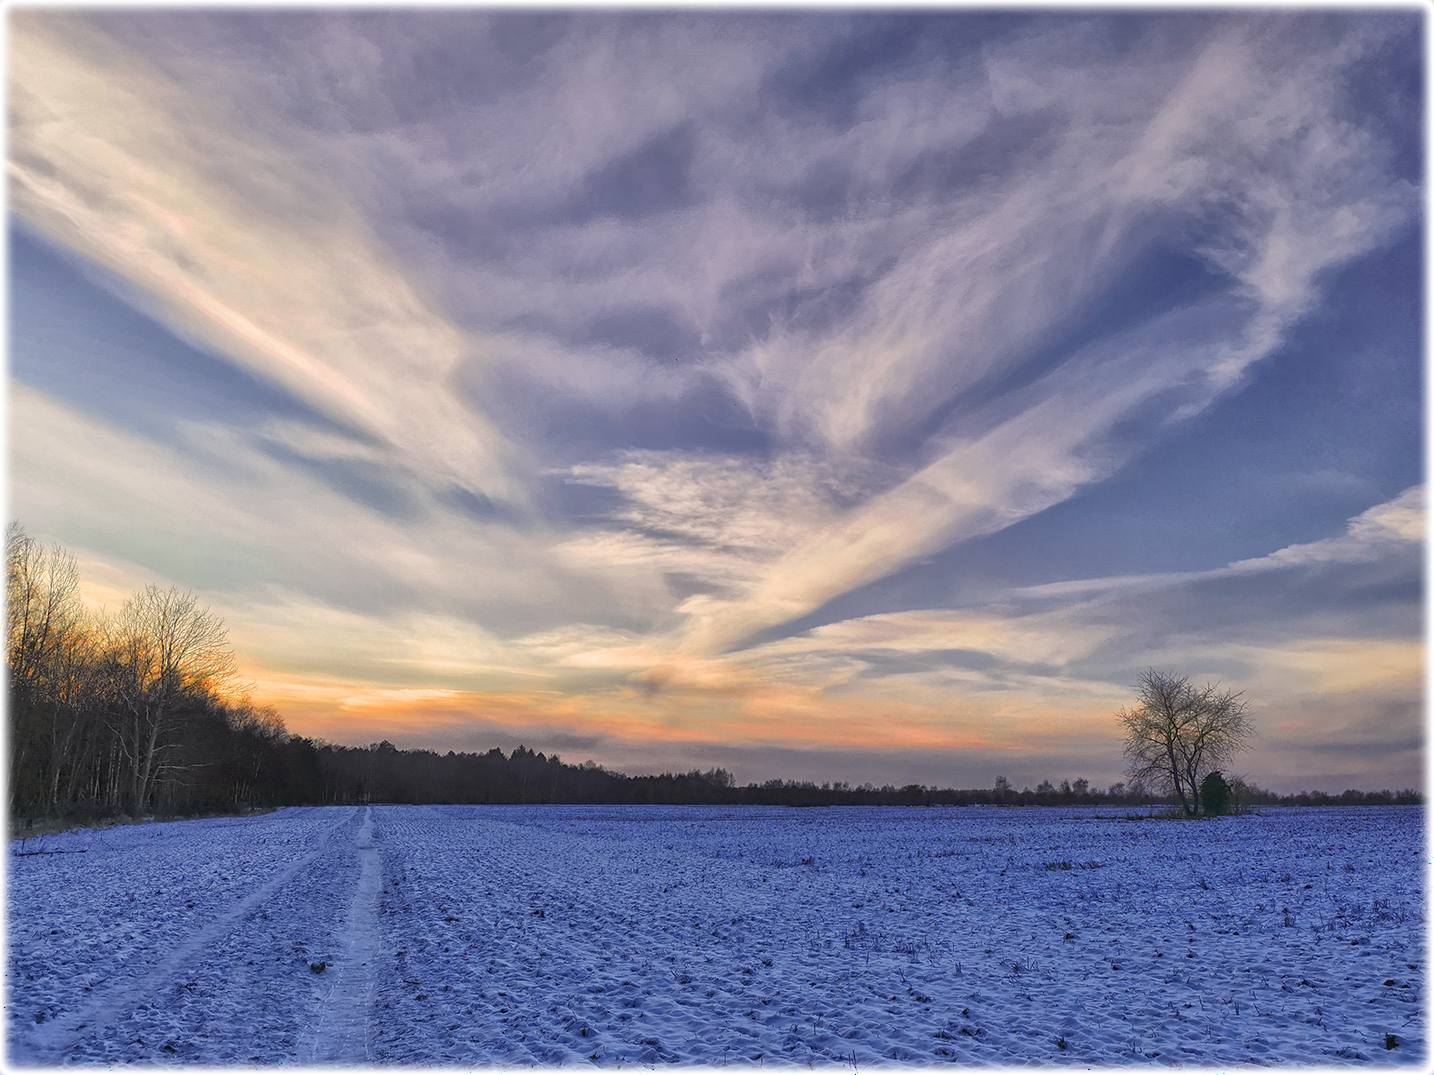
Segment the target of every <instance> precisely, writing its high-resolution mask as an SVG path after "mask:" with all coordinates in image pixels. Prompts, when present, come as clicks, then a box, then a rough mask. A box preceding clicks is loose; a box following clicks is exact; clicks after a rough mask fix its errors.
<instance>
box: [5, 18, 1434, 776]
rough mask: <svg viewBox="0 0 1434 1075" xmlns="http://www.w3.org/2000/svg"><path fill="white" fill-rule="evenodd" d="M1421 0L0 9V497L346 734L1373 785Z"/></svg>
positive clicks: (1419, 259) (1419, 676) (1401, 569)
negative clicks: (770, 7)
mask: <svg viewBox="0 0 1434 1075" xmlns="http://www.w3.org/2000/svg"><path fill="white" fill-rule="evenodd" d="M1422 17H1423V16H1422V14H1420V13H1419V12H1418V11H1416V10H1415V9H1409V10H1407V11H1398V10H1391V11H1385V12H1336V11H1298V10H1283V11H1274V12H1266V13H1258V12H1227V13H1194V12H1181V13H1167V14H1160V15H1149V14H1136V13H1114V14H1108V15H1098V14H1094V13H1085V12H1080V11H1076V10H1072V11H1070V12H1065V13H1058V14H1027V13H1024V12H1019V11H1006V12H995V13H992V14H980V15H978V14H976V13H972V12H963V11H949V12H929V13H916V14H896V13H876V12H869V13H861V12H853V13H823V14H817V13H800V12H776V11H769V12H750V13H736V12H731V13H729V12H715V13H710V12H709V13H704V12H637V13H630V14H623V15H619V14H615V13H610V12H587V13H579V14H572V13H560V12H551V13H541V12H517V11H492V12H484V11H478V10H465V9H442V10H432V11H427V12H419V11H395V12H377V11H359V12H346V11H342V10H338V9H332V10H324V11H320V12H309V13H304V12H295V11H284V10H278V9H276V10H268V11H242V10H224V9H212V10H208V11H176V10H171V11H165V10H156V11H150V12H143V11H135V10H107V11H106V10H98V11H92V12H89V13H87V14H85V15H80V14H78V13H72V12H67V11H64V10H59V9H40V10H32V11H23V12H16V11H11V12H10V14H9V45H8V47H9V71H10V80H11V81H10V97H11V107H12V112H13V118H12V128H11V136H10V167H11V185H10V199H11V200H10V213H11V216H10V230H9V254H10V276H9V280H10V293H9V303H10V333H11V337H10V348H9V353H10V376H11V381H10V424H9V432H10V475H9V476H10V484H9V489H10V513H11V516H12V517H14V518H18V519H19V520H20V521H21V522H22V523H23V524H24V525H25V526H26V528H27V529H28V530H29V531H30V532H31V533H32V534H34V535H35V536H37V537H40V538H42V539H44V540H47V541H58V542H60V543H62V544H64V545H65V546H66V547H67V548H69V549H70V550H71V551H73V552H74V553H75V554H76V556H77V557H78V558H79V559H80V563H81V570H82V575H83V578H84V583H85V592H86V596H87V599H88V600H90V601H91V603H93V604H96V605H104V606H106V607H110V608H114V607H117V606H118V604H119V603H121V602H122V601H123V598H124V595H125V594H126V593H127V592H129V591H130V590H132V589H133V588H135V587H136V586H138V585H142V584H144V583H147V582H151V581H155V582H161V583H164V584H174V585H178V586H181V587H183V588H186V589H192V590H194V591H195V592H196V593H198V594H199V595H200V597H201V598H202V599H203V600H204V601H205V602H206V603H208V604H210V605H211V606H212V607H213V608H214V609H215V610H216V611H217V612H219V613H220V614H221V615H222V616H223V617H224V618H225V620H226V622H227V623H228V625H229V629H230V637H231V640H232V641H233V643H234V645H235V648H236V651H237V653H238V656H239V660H240V663H241V666H242V667H243V668H244V670H245V672H246V674H247V675H248V677H249V678H250V679H251V680H252V681H253V683H254V692H255V694H256V696H257V697H258V698H259V699H260V700H261V701H266V702H271V703H273V704H275V705H276V706H278V708H279V709H280V710H281V711H282V712H283V713H284V714H285V716H286V718H287V720H288V723H289V725H290V727H291V729H293V730H295V731H297V732H301V733H303V734H311V735H320V736H323V737H324V738H327V739H330V740H333V741H338V742H356V743H362V742H370V741H373V740H376V739H379V738H385V737H386V738H389V739H391V740H393V741H394V742H396V743H398V744H399V745H402V746H431V747H435V748H439V749H450V748H453V749H487V748H488V747H489V746H493V745H500V746H504V747H505V748H511V747H512V746H514V745H516V744H517V743H519V742H523V743H526V744H527V745H528V746H530V747H533V748H534V749H542V750H547V751H558V752H560V753H561V754H562V755H563V756H564V757H565V758H567V759H569V760H581V759H582V758H587V757H591V758H594V759H596V760H598V761H600V762H603V763H605V764H609V765H612V766H615V767H619V768H623V769H626V770H628V771H634V772H636V771H652V770H660V769H664V768H677V767H681V768H688V767H691V766H697V765H700V766H702V767H704V768H705V767H707V766H710V765H713V764H721V765H726V766H728V767H729V768H731V769H733V770H734V771H735V772H736V774H737V776H738V778H739V779H740V780H743V781H746V780H763V779H768V778H770V777H773V776H791V777H802V778H812V779H817V780H822V779H839V780H848V781H851V782H853V783H858V782H862V781H866V780H871V781H873V782H876V783H883V782H892V783H898V784H904V783H908V782H912V781H918V782H923V783H929V784H943V785H956V786H986V785H988V784H989V783H990V782H991V781H992V780H994V777H995V775H996V774H997V773H1001V774H1004V775H1006V776H1008V777H1009V778H1010V779H1011V780H1012V782H1013V783H1015V784H1016V785H1017V786H1021V785H1023V784H1034V783H1036V782H1037V781H1039V780H1041V779H1043V778H1047V777H1049V778H1051V779H1060V778H1062V777H1070V778H1075V777H1077V776H1085V777H1087V778H1089V779H1091V780H1092V781H1094V782H1096V783H1100V784H1104V783H1108V782H1110V781H1113V780H1115V779H1118V778H1119V777H1120V768H1121V762H1120V744H1119V738H1118V728H1117V726H1116V724H1115V722H1114V719H1113V717H1112V714H1113V712H1114V710H1115V709H1116V708H1118V707H1119V706H1121V705H1123V704H1126V703H1127V702H1128V701H1129V700H1130V697H1131V684H1132V683H1133V682H1134V680H1135V678H1136V677H1137V676H1138V675H1139V674H1140V672H1141V671H1142V670H1144V669H1145V668H1147V667H1159V668H1167V669H1171V670H1176V671H1179V672H1182V673H1185V674H1189V675H1191V676H1192V677H1194V678H1196V679H1200V680H1206V679H1210V680H1215V679H1218V680H1220V681H1221V682H1223V683H1225V684H1227V685H1229V686H1233V687H1236V688H1240V689H1244V690H1246V691H1247V692H1248V694H1249V697H1250V699H1251V701H1252V713H1253V714H1254V716H1255V718H1256V721H1257V726H1258V728H1259V730H1260V739H1259V741H1258V744H1257V746H1256V747H1255V748H1254V749H1253V750H1252V751H1251V752H1250V754H1248V755H1247V756H1246V757H1245V758H1244V759H1243V760H1242V762H1241V763H1240V766H1241V768H1242V771H1245V772H1248V774H1249V776H1250V777H1251V778H1252V779H1254V780H1255V781H1257V782H1258V783H1260V784H1262V785H1264V786H1269V787H1274V788H1277V789H1280V790H1295V789H1297V788H1301V787H1323V788H1326V789H1329V790H1342V789H1343V788H1345V787H1351V786H1354V787H1367V788H1377V787H1385V786H1389V787H1403V786H1415V785H1419V784H1421V783H1422V768H1423V762H1422V756H1423V755H1422V745H1423V717H1422V684H1423V646H1422V637H1421V631H1422V620H1423V612H1422V555H1423V485H1422V482H1423V473H1422V466H1423V426H1422V423H1423V407H1422V403H1423V398H1424V388H1423V372H1422V328H1423V326H1422V305H1421V300H1422V295H1423V285H1422V275H1423V244H1422V219H1421V212H1422V205H1423V200H1422V183H1423V175H1422V164H1421V162H1422V152H1423V144H1422V131H1423V116H1422V103H1421V86H1422V78H1423V53H1422V34H1423V27H1422Z"/></svg>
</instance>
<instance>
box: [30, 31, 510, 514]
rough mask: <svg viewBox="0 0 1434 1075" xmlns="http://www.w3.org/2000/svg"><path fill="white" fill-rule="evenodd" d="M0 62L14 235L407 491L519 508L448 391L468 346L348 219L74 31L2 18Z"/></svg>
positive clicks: (499, 447)
mask: <svg viewBox="0 0 1434 1075" xmlns="http://www.w3.org/2000/svg"><path fill="white" fill-rule="evenodd" d="M10 60H11V69H10V85H11V94H10V107H11V111H12V120H11V128H10V131H11V133H10V180H11V182H10V190H11V199H12V205H13V207H14V209H15V211H16V212H17V213H19V215H20V216H21V217H22V218H23V219H25V220H26V221H27V222H28V223H29V224H30V225H31V226H32V227H34V228H36V229H38V230H39V231H41V232H43V233H44V234H46V235H47V236H49V237H50V238H51V239H53V240H55V241H57V242H60V243H62V244H64V245H66V246H68V247H70V248H72V249H74V250H75V251H77V252H78V253H80V254H82V255H83V256H85V257H86V258H89V259H92V260H93V261H94V262H95V263H96V264H98V265H100V266H103V267H104V268H105V269H107V270H109V271H110V272H112V273H113V274H115V276H117V277H118V278H120V279H121V280H124V281H125V282H126V283H128V284H129V285H132V286H133V287H134V288H135V289H136V290H137V292H139V293H140V294H142V295H143V296H144V298H143V299H142V300H141V301H142V302H145V303H147V304H153V306H154V307H155V308H157V309H158V310H160V311H162V316H164V317H165V318H166V320H168V321H169V322H170V324H171V325H173V326H174V327H175V328H176V329H177V330H179V331H180V332H183V333H185V334H186V335H190V336H192V337H193V338H195V339H197V340H199V341H202V342H203V343H204V344H205V345H206V346H208V347H211V348H214V349H216V350H218V351H219V352H220V353H222V354H224V355H226V356H227V357H229V358H230V360H232V361H235V362H238V363H240V364H242V365H244V366H246V367H248V368H249V369H251V370H253V371H254V372H256V373H258V374H260V375H261V376H263V377H267V378H270V379H272V380H273V381H276V382H278V383H279V384H281V385H283V386H284V387H285V388H286V389H288V390H289V391H291V392H293V393H294V394H295V395H297V396H298V397H300V398H301V399H303V400H305V401H306V402H308V403H310V404H312V405H313V406H314V407H316V408H317V409H318V410H319V411H321V412H322V413H324V414H326V415H328V416H329V417H331V418H333V419H334V420H335V421H336V422H338V423H339V424H340V425H341V426H343V427H345V428H346V429H348V430H349V431H350V432H351V433H352V434H355V435H357V436H359V437H360V438H371V439H373V440H375V441H377V442H378V443H379V444H381V445H383V446H384V447H385V448H386V449H387V450H389V451H391V452H394V453H396V454H397V455H398V457H399V458H400V459H401V461H402V462H403V464H404V465H407V466H409V467H411V468H412V469H413V470H415V471H416V472H418V473H420V474H422V475H423V476H424V477H425V478H426V479H427V480H430V481H438V482H442V481H448V482H457V483H460V484H462V485H464V486H466V487H469V488H471V489H472V490H474V491H475V492H479V493H483V494H485V495H492V496H493V497H494V498H498V499H507V500H515V501H520V502H521V501H522V500H523V499H525V497H524V493H523V491H522V489H521V487H520V486H519V485H518V484H516V483H515V482H514V481H513V480H512V478H511V476H510V475H509V474H508V472H507V463H508V462H509V460H508V458H507V457H508V456H509V455H510V451H509V449H508V448H507V446H506V445H505V443H504V441H503V439H502V438H501V437H500V436H499V435H498V434H497V433H496V432H495V431H494V430H493V429H492V427H491V425H490V424H489V423H488V422H486V421H485V420H484V419H483V417H482V416H481V415H479V414H477V413H475V412H473V411H472V410H471V409H470V408H468V407H466V406H465V405H464V404H463V403H462V402H461V400H460V399H459V397H458V396H457V395H456V394H455V393H454V391H453V390H452V388H451V386H450V384H449V377H450V376H451V374H452V373H453V372H454V370H455V368H456V367H457V366H458V365H459V364H460V363H461V362H464V361H468V360H471V358H472V357H473V353H474V351H475V350H477V349H478V348H477V345H476V344H475V343H474V341H472V340H470V339H468V338H467V337H465V335H464V334H463V333H462V332H461V331H460V330H459V329H457V328H456V327H455V326H454V325H453V324H452V323H451V322H449V321H447V320H445V319H444V318H443V317H442V316H440V315H439V314H437V313H436V312H435V311H434V310H433V308H432V307H431V306H430V305H429V304H428V303H427V302H426V301H425V300H424V298H423V297H422V295H421V294H420V292H419V291H417V290H416V289H415V288H414V286H413V282H412V280H411V279H409V278H408V277H406V276H405V275H404V274H403V273H402V272H401V271H398V270H396V269H395V268H394V267H393V265H392V263H391V260H390V258H389V257H388V256H387V255H386V254H385V252H384V251H383V250H382V248H381V247H380V246H379V245H378V244H377V243H376V242H375V241H374V239H373V237H372V235H371V231H370V229H369V228H368V226H367V225H366V224H365V223H364V222H363V221H362V219H361V218H360V217H359V216H358V215H357V213H356V212H355V211H354V209H353V208H352V207H350V206H347V205H345V204H344V201H343V200H342V199H336V198H334V197H333V196H332V194H331V193H328V192H324V191H322V190H321V187H320V184H318V183H317V182H316V181H315V179H314V178H313V177H311V176H308V175H305V174H304V173H303V172H302V170H300V169H298V168H296V167H295V166H294V164H293V163H292V162H291V161H289V160H287V159H286V158H285V157H284V155H283V154H282V153H279V152H276V151H273V150H270V149H268V148H267V147H265V146H264V145H262V143H261V142H259V141H256V140H255V139H253V138H252V137H247V138H246V137H243V136H236V135H234V134H233V133H231V132H229V131H226V130H225V129H224V128H223V126H222V124H220V123H219V122H218V117H215V116H212V115H211V116H205V115H204V109H203V107H202V106H199V105H197V104H196V102H194V101H193V100H192V99H187V98H186V97H185V96H183V95H182V94H181V93H180V92H179V90H178V89H177V87H175V86H174V85H173V84H172V83H169V82H168V81H167V80H165V79H163V78H161V77H157V76H156V75H154V74H153V73H152V72H150V71H149V70H147V69H146V68H145V66H144V65H143V64H142V63H141V62H140V61H139V60H138V59H137V58H135V57H133V56H130V55H127V54H126V53H125V52H124V50H122V49H120V48H118V47H117V46H116V45H115V44H114V43H113V42H112V41H109V40H107V39H106V38H105V37H103V36H102V35H99V34H96V33H95V32H94V31H93V30H92V29H90V28H89V27H88V26H86V25H85V23H84V22H83V20H80V19H76V18H66V17H63V16H61V17H55V16H36V15H26V14H16V15H14V16H13V17H12V18H11V20H10ZM296 446H298V447H302V446H303V443H302V442H301V441H300V442H296Z"/></svg>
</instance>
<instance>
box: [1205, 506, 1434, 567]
mask: <svg viewBox="0 0 1434 1075" xmlns="http://www.w3.org/2000/svg"><path fill="white" fill-rule="evenodd" d="M1423 541H1424V487H1423V486H1422V485H1416V486H1412V487H1411V488H1409V489H1406V490H1404V492H1402V493H1400V494H1399V496H1397V497H1395V498H1394V499H1393V500H1389V501H1386V502H1385V503H1383V504H1376V505H1375V506H1374V507H1372V508H1370V509H1369V510H1368V511H1365V512H1362V513H1360V514H1359V515H1357V516H1355V517H1354V518H1353V519H1351V520H1350V521H1349V525H1348V527H1347V528H1346V529H1345V532H1344V533H1343V534H1341V535H1340V536H1339V537H1333V538H1325V539H1324V540H1322V541H1313V542H1309V543H1308V544H1304V545H1287V546H1285V547H1284V548H1283V549H1279V550H1277V551H1276V552H1272V553H1270V554H1269V555H1268V556H1257V557H1254V558H1252V559H1249V560H1239V561H1237V562H1236V563H1233V564H1231V565H1230V567H1229V570H1230V571H1232V572H1238V573H1243V572H1250V571H1266V570H1271V569H1276V568H1284V567H1300V566H1305V565H1311V564H1329V563H1365V562H1369V561H1374V560H1378V559H1379V558H1380V557H1381V556H1383V555H1385V554H1387V553H1389V552H1390V551H1392V550H1395V549H1399V548H1400V547H1405V548H1408V547H1409V546H1414V545H1420V544H1422V543H1423Z"/></svg>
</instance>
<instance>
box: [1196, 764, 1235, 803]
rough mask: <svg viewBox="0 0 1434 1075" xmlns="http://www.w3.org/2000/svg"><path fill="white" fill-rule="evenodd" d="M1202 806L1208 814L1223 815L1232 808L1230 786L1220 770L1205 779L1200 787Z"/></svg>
mask: <svg viewBox="0 0 1434 1075" xmlns="http://www.w3.org/2000/svg"><path fill="white" fill-rule="evenodd" d="M1200 805H1201V806H1203V807H1204V809H1205V813H1207V814H1223V813H1224V812H1225V811H1226V810H1228V809H1229V807H1230V785H1229V784H1227V783H1225V777H1224V776H1223V775H1222V774H1221V772H1220V770H1219V769H1216V770H1215V771H1214V772H1213V773H1211V774H1210V775H1209V776H1207V777H1206V778H1205V781H1204V783H1202V784H1201V785H1200Z"/></svg>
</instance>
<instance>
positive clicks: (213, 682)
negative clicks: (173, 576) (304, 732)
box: [109, 586, 237, 812]
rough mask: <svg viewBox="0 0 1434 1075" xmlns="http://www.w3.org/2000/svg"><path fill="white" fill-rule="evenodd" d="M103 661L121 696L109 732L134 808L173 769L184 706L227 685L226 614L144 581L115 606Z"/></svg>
mask: <svg viewBox="0 0 1434 1075" xmlns="http://www.w3.org/2000/svg"><path fill="white" fill-rule="evenodd" d="M109 663H110V665H111V668H112V670H113V674H114V682H115V693H116V695H117V699H118V701H119V703H120V704H119V706H118V707H117V711H116V713H115V716H116V718H117V720H116V724H117V727H116V728H115V732H116V735H117V738H118V741H119V744H120V750H121V752H122V754H123V756H124V761H125V765H126V767H127V769H128V770H129V777H130V796H131V800H132V803H133V809H134V810H135V811H136V812H139V811H141V810H142V809H143V808H144V807H145V805H146V804H147V803H148V801H149V799H150V797H151V795H152V794H153V792H154V788H155V785H156V783H157V782H158V780H159V778H160V777H161V776H163V775H165V774H166V773H168V772H169V770H170V768H171V765H170V760H169V759H170V754H171V752H172V751H173V748H174V746H175V745H176V741H177V739H178V737H179V733H180V732H181V731H182V725H183V719H184V716H185V713H186V710H187V708H188V707H193V706H195V705H198V704H203V702H204V701H206V700H208V699H220V698H223V697H225V696H226V695H227V694H228V693H229V691H230V690H231V688H232V687H233V685H234V681H235V677H236V674H237V673H236V669H235V666H234V655H233V653H232V652H231V650H230V649H229V642H228V632H227V631H226V630H225V627H224V621H223V620H221V619H220V618H219V617H218V616H216V615H214V613H213V612H211V611H210V610H209V609H207V608H202V607H201V606H200V605H199V602H198V600H197V599H196V598H195V596H194V594H192V593H186V592H183V591H180V590H178V589H175V588H174V587H170V588H169V589H167V590H166V589H161V588H160V587H158V586H147V587H146V588H145V589H143V590H141V591H140V592H139V593H137V594H135V595H134V596H133V597H132V598H130V599H129V601H127V602H126V603H125V606H124V608H123V609H122V610H121V611H120V615H119V620H118V622H117V623H116V624H115V628H114V631H113V635H112V638H111V643H110V662H109Z"/></svg>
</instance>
